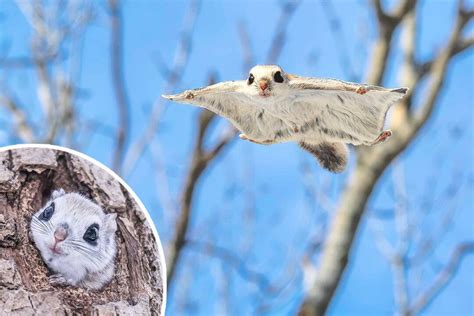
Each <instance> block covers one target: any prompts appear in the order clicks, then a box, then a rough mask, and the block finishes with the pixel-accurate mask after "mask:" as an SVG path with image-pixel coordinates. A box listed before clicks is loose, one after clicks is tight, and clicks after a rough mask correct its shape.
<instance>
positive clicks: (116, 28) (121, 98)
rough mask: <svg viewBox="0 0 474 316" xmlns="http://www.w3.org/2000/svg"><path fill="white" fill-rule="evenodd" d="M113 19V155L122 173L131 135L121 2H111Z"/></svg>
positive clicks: (116, 165)
mask: <svg viewBox="0 0 474 316" xmlns="http://www.w3.org/2000/svg"><path fill="white" fill-rule="evenodd" d="M108 5H109V11H110V19H111V43H110V56H111V59H110V63H111V70H112V82H113V87H114V93H115V99H116V102H117V110H118V111H117V113H118V117H119V120H118V126H117V136H116V144H115V149H114V153H113V161H112V168H113V169H114V170H115V172H117V173H118V174H120V173H121V169H122V161H123V158H124V154H125V146H126V142H127V138H128V136H129V134H130V131H129V129H130V118H129V117H130V105H129V101H128V97H127V88H126V86H125V79H124V75H123V49H122V46H123V17H122V8H121V4H120V0H109V1H108Z"/></svg>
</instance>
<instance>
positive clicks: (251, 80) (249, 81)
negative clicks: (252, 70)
mask: <svg viewBox="0 0 474 316" xmlns="http://www.w3.org/2000/svg"><path fill="white" fill-rule="evenodd" d="M254 80H255V77H254V76H253V75H252V74H250V76H249V79H248V81H247V83H248V84H249V85H250V84H252V83H253V81H254Z"/></svg>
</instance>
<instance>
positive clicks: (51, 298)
mask: <svg viewBox="0 0 474 316" xmlns="http://www.w3.org/2000/svg"><path fill="white" fill-rule="evenodd" d="M59 188H63V189H64V190H65V191H66V192H80V193H82V194H84V195H86V196H87V197H89V198H91V199H92V200H93V201H95V202H96V203H97V204H99V205H100V206H101V207H103V209H104V210H106V212H116V213H117V214H118V218H117V222H118V227H119V229H118V232H117V236H116V238H117V243H118V252H117V256H116V271H115V276H114V278H113V280H112V281H111V283H110V284H108V285H107V286H106V287H105V288H104V289H103V290H101V291H96V292H92V291H86V290H84V289H81V288H74V287H65V288H59V287H53V286H51V285H50V284H49V283H48V276H49V275H50V274H51V272H50V271H48V268H47V267H46V265H45V264H44V263H43V260H42V259H41V256H40V253H39V251H38V250H37V249H36V247H35V246H34V244H33V242H32V240H31V238H30V237H29V234H28V228H29V223H30V219H31V216H32V214H33V213H34V212H36V211H37V210H38V209H39V208H40V207H41V206H42V205H43V204H44V203H45V202H46V201H47V200H48V198H49V196H50V194H51V192H52V190H54V189H59ZM158 247H159V246H158V244H157V241H156V240H155V238H154V235H153V232H152V230H151V229H150V227H149V226H148V223H147V222H146V219H145V216H144V214H143V210H141V209H140V207H139V206H138V204H137V203H136V201H135V200H134V199H133V198H132V197H131V195H130V194H129V192H127V190H126V189H125V188H124V187H123V186H122V185H121V184H120V183H119V182H117V181H116V180H115V179H114V178H113V177H112V176H111V175H109V174H108V173H107V172H105V171H104V170H102V169H101V168H99V167H98V166H94V165H92V164H91V163H90V162H88V161H86V160H84V159H82V158H79V157H77V156H74V155H71V154H69V153H65V152H62V151H55V150H51V149H46V148H35V149H31V148H29V149H26V148H23V149H15V150H9V151H3V152H0V315H5V314H21V315H30V314H48V315H54V314H65V313H67V314H71V313H86V314H94V315H96V314H101V315H102V314H107V315H114V314H127V315H132V314H133V315H150V314H151V315H158V314H159V313H160V311H161V307H162V304H163V279H162V275H163V274H162V272H164V271H163V263H162V262H160V257H159V251H158Z"/></svg>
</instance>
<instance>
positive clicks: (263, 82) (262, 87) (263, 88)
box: [258, 80, 268, 91]
mask: <svg viewBox="0 0 474 316" xmlns="http://www.w3.org/2000/svg"><path fill="white" fill-rule="evenodd" d="M258 85H259V86H260V89H262V91H265V90H266V89H267V88H268V82H267V81H266V80H261V81H260V82H259V83H258Z"/></svg>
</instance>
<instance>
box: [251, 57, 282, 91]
mask: <svg viewBox="0 0 474 316" xmlns="http://www.w3.org/2000/svg"><path fill="white" fill-rule="evenodd" d="M287 82H288V77H287V76H286V74H285V72H284V71H283V70H282V69H281V68H280V67H279V66H275V65H259V66H255V67H253V68H252V69H251V70H250V72H249V76H248V78H247V86H248V93H249V94H250V95H252V96H258V97H260V98H268V97H278V96H283V95H285V94H286V93H285V92H287V90H288V84H287Z"/></svg>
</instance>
